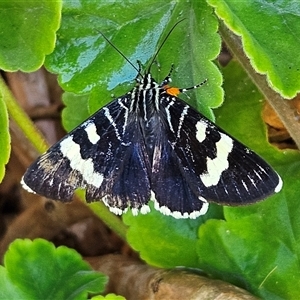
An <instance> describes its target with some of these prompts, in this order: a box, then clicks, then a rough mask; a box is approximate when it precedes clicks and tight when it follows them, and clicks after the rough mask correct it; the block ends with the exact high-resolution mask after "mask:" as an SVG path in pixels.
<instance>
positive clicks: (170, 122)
mask: <svg viewBox="0 0 300 300" xmlns="http://www.w3.org/2000/svg"><path fill="white" fill-rule="evenodd" d="M173 104H174V101H171V102H170V103H169V104H168V106H167V107H166V114H167V120H168V123H169V128H170V129H171V131H172V132H174V128H173V125H172V119H171V114H170V109H169V108H170V107H171V106H172V105H173Z"/></svg>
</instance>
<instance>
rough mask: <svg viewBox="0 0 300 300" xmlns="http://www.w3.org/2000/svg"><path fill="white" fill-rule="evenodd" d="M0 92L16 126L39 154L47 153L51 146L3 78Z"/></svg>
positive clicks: (0, 82) (0, 81)
mask: <svg viewBox="0 0 300 300" xmlns="http://www.w3.org/2000/svg"><path fill="white" fill-rule="evenodd" d="M0 90H1V91H2V94H3V99H4V102H5V104H6V107H7V111H8V114H9V116H10V117H12V118H13V119H14V121H15V122H16V124H17V125H18V126H19V127H20V128H21V130H22V131H23V133H24V134H25V136H26V137H27V138H28V139H29V141H30V142H31V143H32V144H33V146H34V147H35V148H36V149H37V151H38V152H39V153H43V152H45V151H46V150H47V149H48V148H49V145H48V144H47V142H46V141H45V139H44V138H43V136H42V134H41V133H40V132H39V130H38V129H37V128H36V127H35V125H34V124H33V122H32V121H31V119H30V118H29V117H28V116H27V114H26V113H25V112H24V110H23V109H22V108H21V107H20V105H19V104H18V102H17V101H16V99H15V97H14V96H13V94H12V92H11V91H10V90H9V88H8V87H7V85H6V83H5V82H4V80H3V78H2V77H1V76H0Z"/></svg>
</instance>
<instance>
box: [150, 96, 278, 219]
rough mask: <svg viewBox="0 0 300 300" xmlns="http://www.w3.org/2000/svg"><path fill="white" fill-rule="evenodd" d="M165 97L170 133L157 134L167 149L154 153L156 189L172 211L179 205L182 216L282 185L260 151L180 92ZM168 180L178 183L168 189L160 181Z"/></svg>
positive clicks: (241, 200)
mask: <svg viewBox="0 0 300 300" xmlns="http://www.w3.org/2000/svg"><path fill="white" fill-rule="evenodd" d="M160 97H161V98H160V103H161V110H160V114H161V120H162V126H163V128H164V130H165V136H164V137H163V138H160V139H158V145H157V147H156V148H157V149H160V148H161V149H168V150H167V151H166V150H163V151H157V153H156V155H155V159H154V166H153V174H154V179H153V190H154V193H155V197H156V201H157V203H158V206H160V207H164V206H167V207H169V208H170V210H171V211H173V210H174V209H176V208H180V209H179V212H180V213H181V215H182V216H183V215H184V214H192V213H193V212H194V213H195V214H197V215H199V214H202V211H201V210H203V211H204V209H203V206H202V207H201V204H202V205H204V206H206V202H205V201H208V202H216V203H219V204H227V205H242V204H247V203H252V202H256V201H258V200H261V199H263V198H266V197H267V196H269V195H271V194H273V193H274V192H278V191H279V190H280V189H281V186H282V182H281V179H280V177H279V176H278V174H277V173H276V172H275V171H274V170H273V169H272V168H271V167H270V166H269V165H268V164H267V163H266V162H265V161H264V160H263V159H262V158H260V157H259V156H258V155H257V154H255V153H254V152H252V151H251V150H250V149H248V148H247V147H245V146H244V145H242V144H241V143H239V142H238V141H236V140H235V139H233V138H232V137H230V136H229V135H228V134H226V133H225V132H224V131H223V130H221V129H220V128H219V127H217V126H216V125H214V124H213V123H212V122H210V121H209V120H208V119H206V118H205V117H204V116H202V115H201V114H199V113H198V112H197V111H195V110H194V109H193V108H191V107H190V106H189V105H187V104H186V103H184V102H183V101H182V100H180V99H179V98H177V97H171V96H167V95H166V96H164V95H161V96H160ZM166 140H168V144H166ZM166 165H169V167H171V168H172V165H173V170H172V173H169V174H168V171H166V170H165V168H166ZM174 173H176V176H174ZM169 181H171V182H172V184H171V186H173V187H174V189H173V191H172V190H168V192H167V193H166V192H165V191H164V190H163V189H161V188H160V187H159V184H158V183H159V182H161V183H163V182H169ZM177 195H180V196H179V197H177ZM172 199H173V201H175V202H176V204H172V203H171V201H172ZM174 199H176V200H174ZM199 202H200V204H199ZM201 202H202V203H201Z"/></svg>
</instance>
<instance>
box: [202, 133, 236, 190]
mask: <svg viewBox="0 0 300 300" xmlns="http://www.w3.org/2000/svg"><path fill="white" fill-rule="evenodd" d="M220 134H221V138H220V140H219V141H218V142H217V143H216V149H217V154H216V157H215V158H214V159H211V158H207V161H206V164H207V172H206V173H205V174H202V175H200V179H201V180H202V182H203V184H204V185H205V186H206V187H210V186H213V185H217V184H218V182H219V180H220V178H221V175H222V173H223V172H224V171H225V170H227V169H228V167H229V163H228V155H229V153H230V152H231V151H232V147H233V140H232V139H231V138H230V137H229V136H228V135H226V134H223V133H220Z"/></svg>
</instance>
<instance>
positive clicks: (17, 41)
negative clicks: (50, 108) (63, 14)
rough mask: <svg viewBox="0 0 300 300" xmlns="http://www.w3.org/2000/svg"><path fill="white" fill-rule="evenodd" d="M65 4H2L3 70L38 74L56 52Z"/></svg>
mask: <svg viewBox="0 0 300 300" xmlns="http://www.w3.org/2000/svg"><path fill="white" fill-rule="evenodd" d="M60 11H61V1H59V0H58V1H47V0H41V1H20V0H18V1H17V0H15V1H11V0H2V1H1V2H0V68H2V69H3V70H6V71H17V70H22V71H25V72H30V71H35V70H37V69H38V68H39V67H41V65H42V64H43V63H44V59H45V55H46V54H49V53H51V52H52V51H53V49H54V45H55V32H56V30H57V29H58V27H59V24H60Z"/></svg>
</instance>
